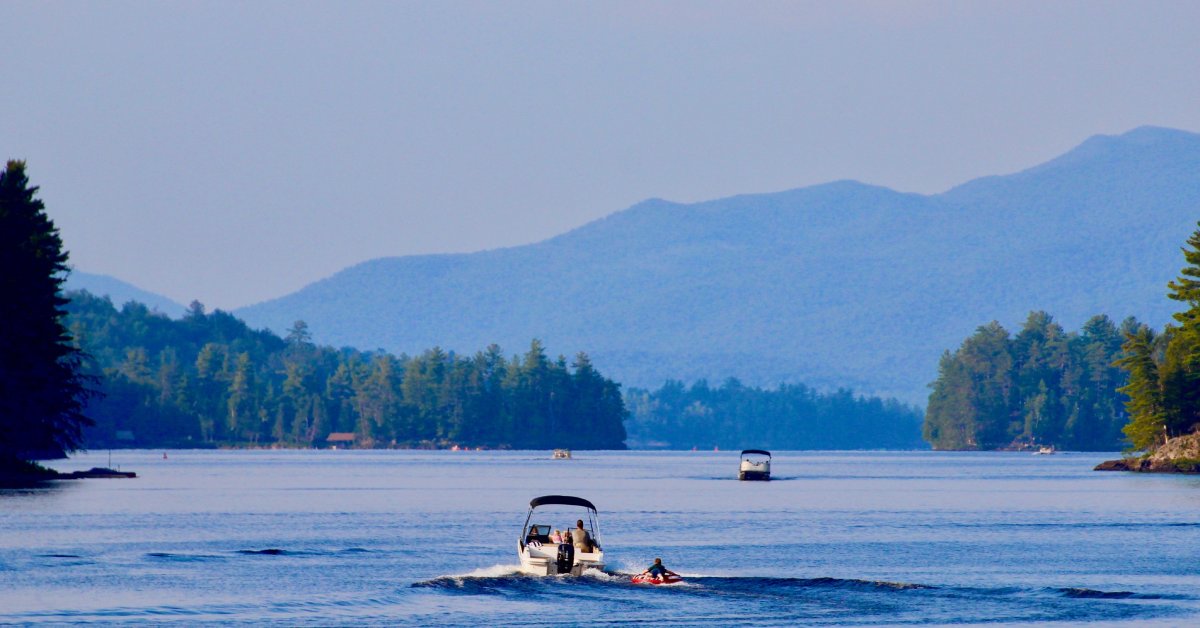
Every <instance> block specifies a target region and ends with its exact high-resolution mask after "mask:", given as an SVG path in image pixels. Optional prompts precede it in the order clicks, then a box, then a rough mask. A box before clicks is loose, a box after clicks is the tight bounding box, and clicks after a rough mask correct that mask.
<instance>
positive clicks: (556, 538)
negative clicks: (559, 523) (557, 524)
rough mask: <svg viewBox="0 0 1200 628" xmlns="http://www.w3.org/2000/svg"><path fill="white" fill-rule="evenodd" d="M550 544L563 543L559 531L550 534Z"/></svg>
mask: <svg viewBox="0 0 1200 628" xmlns="http://www.w3.org/2000/svg"><path fill="white" fill-rule="evenodd" d="M550 542H551V543H555V544H558V543H562V542H563V535H562V531H561V530H555V531H554V534H551V535H550Z"/></svg>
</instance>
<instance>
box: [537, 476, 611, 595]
mask: <svg viewBox="0 0 1200 628" xmlns="http://www.w3.org/2000/svg"><path fill="white" fill-rule="evenodd" d="M548 506H549V507H552V506H573V507H578V508H583V509H584V510H585V511H586V513H587V515H586V517H582V518H581V517H578V516H569V518H570V519H573V520H574V521H570V522H567V523H568V525H567V526H566V527H567V529H566V530H558V529H555V528H554V526H553V525H551V524H550V523H547V522H548V521H550V519H549V517H550V516H554V517H563V516H565V515H564V512H565V509H558V508H549V509H545V510H541V511H538V508H546V507H548ZM535 511H537V518H536V519H535V518H534V512H535ZM578 514H579V513H578V512H577V511H576V515H578ZM572 531H574V533H573V534H572ZM558 532H566V533H567V535H566V539H565V540H564V539H563V538H561V537H558V536H556V533H558ZM517 556H518V557H519V558H520V559H521V572H522V573H527V574H530V575H534V576H552V575H556V574H571V575H575V576H578V575H581V574H582V573H583V572H584V571H585V570H587V569H600V570H603V569H604V550H603V549H601V547H600V516H599V513H597V512H596V507H595V506H593V505H592V502H589V501H588V500H586V499H583V498H580V497H571V496H569V495H545V496H542V497H536V498H534V499H532V500H530V502H529V515H527V516H526V517H525V525H524V526H523V527H522V528H521V537H520V538H519V539H518V540H517Z"/></svg>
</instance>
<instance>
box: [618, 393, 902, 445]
mask: <svg viewBox="0 0 1200 628" xmlns="http://www.w3.org/2000/svg"><path fill="white" fill-rule="evenodd" d="M626 401H627V403H628V404H629V408H630V414H631V417H630V421H629V424H628V429H629V440H630V443H631V444H632V445H634V446H641V447H656V448H672V449H688V448H692V447H701V448H706V449H707V448H711V447H720V448H722V449H745V448H766V449H915V448H924V447H925V444H924V443H923V442H921V432H920V426H921V413H920V410H918V409H917V408H914V407H912V406H908V405H905V404H902V403H900V402H898V401H896V400H893V399H888V400H881V399H879V398H873V397H872V398H868V397H860V396H855V395H854V393H852V392H851V391H848V390H838V391H836V392H833V393H828V394H823V393H819V392H817V391H815V390H813V389H811V388H808V387H807V386H804V385H801V384H784V385H780V386H779V387H778V388H776V389H774V390H771V389H763V388H752V387H747V386H744V385H742V384H741V383H740V382H739V381H738V380H736V379H729V380H726V382H725V383H724V384H723V385H721V386H720V387H719V388H713V387H710V386H709V385H708V383H707V382H705V381H700V382H697V383H695V384H693V385H692V386H690V387H688V386H685V385H684V384H682V383H681V382H676V381H671V382H667V383H666V384H665V385H663V387H662V388H659V389H658V390H656V391H653V392H651V391H646V390H631V391H630V392H629V394H628V396H627V399H626Z"/></svg>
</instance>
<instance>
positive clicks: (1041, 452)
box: [1033, 445, 1057, 456]
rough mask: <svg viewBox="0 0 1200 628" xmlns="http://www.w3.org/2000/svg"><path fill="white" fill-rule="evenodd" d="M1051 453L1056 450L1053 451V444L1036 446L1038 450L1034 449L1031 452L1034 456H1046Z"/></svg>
mask: <svg viewBox="0 0 1200 628" xmlns="http://www.w3.org/2000/svg"><path fill="white" fill-rule="evenodd" d="M1053 453H1057V452H1055V451H1054V445H1044V446H1042V447H1038V450H1037V451H1035V452H1033V455H1035V456H1048V455H1050V454H1053Z"/></svg>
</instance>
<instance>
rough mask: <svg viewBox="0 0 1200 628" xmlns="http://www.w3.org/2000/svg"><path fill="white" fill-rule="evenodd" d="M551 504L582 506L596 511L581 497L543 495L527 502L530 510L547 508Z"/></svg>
mask: <svg viewBox="0 0 1200 628" xmlns="http://www.w3.org/2000/svg"><path fill="white" fill-rule="evenodd" d="M553 504H559V505H563V506H582V507H584V508H590V509H592V510H595V509H596V507H595V506H593V505H592V502H589V501H588V500H586V499H583V498H582V497H571V496H570V495H543V496H541V497H534V498H533V499H532V500H530V501H529V507H530V508H537V507H538V506H549V505H553Z"/></svg>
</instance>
